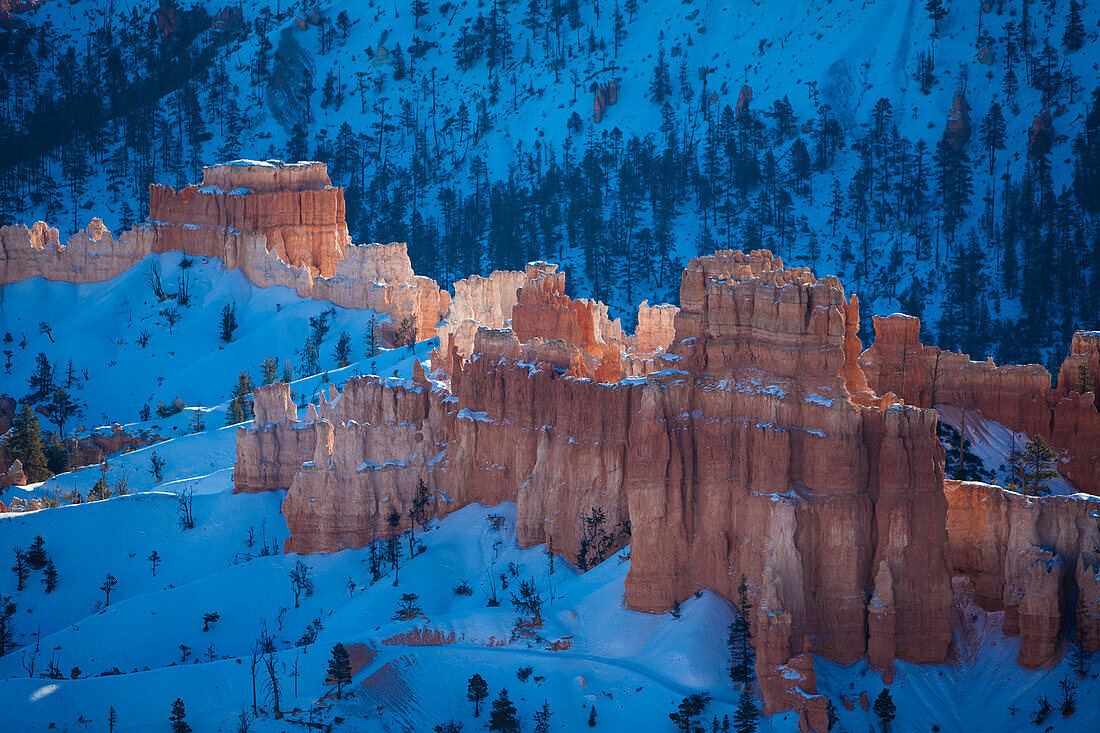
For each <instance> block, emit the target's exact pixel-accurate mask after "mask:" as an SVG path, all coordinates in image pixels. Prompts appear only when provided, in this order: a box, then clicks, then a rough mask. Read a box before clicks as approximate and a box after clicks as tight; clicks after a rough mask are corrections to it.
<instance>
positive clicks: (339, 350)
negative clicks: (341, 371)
mask: <svg viewBox="0 0 1100 733" xmlns="http://www.w3.org/2000/svg"><path fill="white" fill-rule="evenodd" d="M332 358H334V359H335V360H336V364H337V366H339V367H340V368H343V367H346V366H347V365H348V364H349V363H350V361H351V336H349V335H348V332H347V331H343V332H341V334H340V338H339V339H337V341H336V348H335V349H333V351H332Z"/></svg>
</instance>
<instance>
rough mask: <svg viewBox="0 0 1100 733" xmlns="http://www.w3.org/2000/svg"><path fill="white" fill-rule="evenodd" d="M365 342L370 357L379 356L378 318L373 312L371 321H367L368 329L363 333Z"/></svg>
mask: <svg viewBox="0 0 1100 733" xmlns="http://www.w3.org/2000/svg"><path fill="white" fill-rule="evenodd" d="M363 343H364V344H366V347H367V352H366V353H367V358H368V359H373V358H374V357H376V356H378V319H377V318H376V317H375V315H374V314H373V313H371V316H370V321H369V322H368V323H367V330H366V332H365V333H364V334H363Z"/></svg>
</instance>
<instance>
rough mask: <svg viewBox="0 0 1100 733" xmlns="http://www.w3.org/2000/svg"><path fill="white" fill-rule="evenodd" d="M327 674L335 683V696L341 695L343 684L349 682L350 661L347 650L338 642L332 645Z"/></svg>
mask: <svg viewBox="0 0 1100 733" xmlns="http://www.w3.org/2000/svg"><path fill="white" fill-rule="evenodd" d="M328 676H329V678H330V679H331V680H332V681H333V682H335V683H336V697H337V698H339V697H341V696H342V694H343V691H344V685H346V684H347V683H349V682H351V661H350V658H349V657H348V650H347V649H346V648H345V647H344V645H343V644H341V643H340V642H336V646H334V647H332V658H331V659H329V660H328Z"/></svg>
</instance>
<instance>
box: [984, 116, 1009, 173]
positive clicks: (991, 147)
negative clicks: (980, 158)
mask: <svg viewBox="0 0 1100 733" xmlns="http://www.w3.org/2000/svg"><path fill="white" fill-rule="evenodd" d="M979 135H980V137H981V141H982V145H984V146H985V149H986V154H987V155H988V156H989V175H991V176H992V175H993V164H994V162H995V160H996V156H997V151H998V150H1004V149H1005V118H1004V113H1002V112H1001V105H999V104H997V103H996V102H994V103H993V104H991V105H990V106H989V113H988V114H987V115H986V116H985V118H984V119H983V120H982V125H981V128H980V130H979Z"/></svg>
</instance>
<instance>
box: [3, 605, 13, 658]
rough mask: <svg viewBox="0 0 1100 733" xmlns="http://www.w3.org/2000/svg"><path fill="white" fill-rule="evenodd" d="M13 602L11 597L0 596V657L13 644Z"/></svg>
mask: <svg viewBox="0 0 1100 733" xmlns="http://www.w3.org/2000/svg"><path fill="white" fill-rule="evenodd" d="M15 611H16V605H15V601H13V600H12V599H11V596H0V657H2V656H4V655H5V654H7V653H8V651H9V650H10V649H11V647H12V645H13V644H14V643H15Z"/></svg>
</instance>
